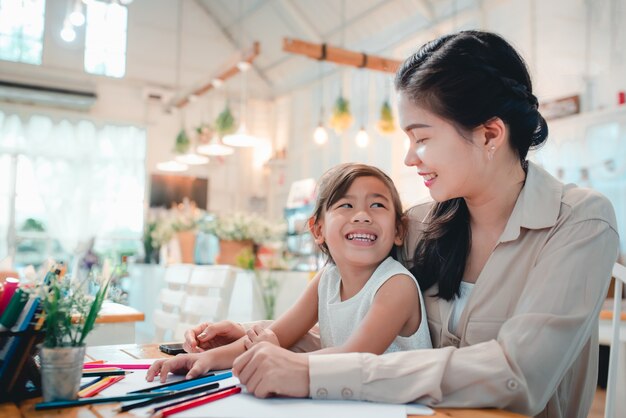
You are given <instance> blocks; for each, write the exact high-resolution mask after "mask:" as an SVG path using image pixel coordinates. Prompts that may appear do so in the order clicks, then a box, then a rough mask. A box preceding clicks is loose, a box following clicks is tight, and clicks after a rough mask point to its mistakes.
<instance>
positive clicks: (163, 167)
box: [156, 160, 189, 172]
mask: <svg viewBox="0 0 626 418" xmlns="http://www.w3.org/2000/svg"><path fill="white" fill-rule="evenodd" d="M156 166H157V170H160V171H170V172H181V171H187V169H188V168H189V167H188V166H187V164H184V163H181V162H179V161H175V160H170V161H165V162H161V163H157V165H156Z"/></svg>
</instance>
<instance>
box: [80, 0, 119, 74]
mask: <svg viewBox="0 0 626 418" xmlns="http://www.w3.org/2000/svg"><path fill="white" fill-rule="evenodd" d="M127 23H128V9H127V8H126V7H124V6H121V5H119V4H117V3H115V2H112V3H103V2H100V1H90V2H89V3H87V28H86V33H85V71H87V72H88V73H91V74H98V75H106V76H109V77H124V74H125V73H126V29H127Z"/></svg>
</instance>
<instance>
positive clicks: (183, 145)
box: [174, 128, 191, 154]
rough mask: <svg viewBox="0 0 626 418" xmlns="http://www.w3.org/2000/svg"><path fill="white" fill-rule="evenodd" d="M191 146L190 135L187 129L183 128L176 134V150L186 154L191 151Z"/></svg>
mask: <svg viewBox="0 0 626 418" xmlns="http://www.w3.org/2000/svg"><path fill="white" fill-rule="evenodd" d="M190 147H191V141H190V140H189V136H188V135H187V131H185V129H184V128H183V129H181V130H180V132H178V135H177V136H176V144H175V145H174V151H176V153H177V154H185V153H186V152H187V151H189V148H190Z"/></svg>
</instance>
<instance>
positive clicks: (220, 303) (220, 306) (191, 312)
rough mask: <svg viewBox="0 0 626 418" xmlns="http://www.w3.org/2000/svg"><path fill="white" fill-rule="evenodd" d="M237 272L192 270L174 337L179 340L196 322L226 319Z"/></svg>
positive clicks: (219, 267) (227, 268)
mask: <svg viewBox="0 0 626 418" xmlns="http://www.w3.org/2000/svg"><path fill="white" fill-rule="evenodd" d="M236 276H237V269H235V268H233V267H232V266H226V265H215V266H196V267H195V268H194V269H193V271H192V272H191V277H190V278H189V282H188V283H187V293H186V297H185V300H184V302H183V303H182V305H181V308H180V312H181V319H180V323H179V325H178V327H177V329H176V331H175V332H174V337H175V338H177V339H180V338H182V337H183V336H184V333H185V330H187V329H189V328H191V327H193V326H195V325H197V324H198V323H199V322H203V321H209V322H217V321H221V320H223V319H226V318H227V316H228V309H229V307H230V300H231V296H232V293H233V288H234V286H235V279H236Z"/></svg>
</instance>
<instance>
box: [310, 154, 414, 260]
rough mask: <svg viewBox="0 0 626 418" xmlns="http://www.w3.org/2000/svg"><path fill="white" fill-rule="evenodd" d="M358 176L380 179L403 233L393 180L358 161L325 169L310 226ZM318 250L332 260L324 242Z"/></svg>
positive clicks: (399, 202) (399, 206)
mask: <svg viewBox="0 0 626 418" xmlns="http://www.w3.org/2000/svg"><path fill="white" fill-rule="evenodd" d="M359 177H375V178H377V179H378V180H380V181H382V182H383V184H384V185H385V186H387V189H389V193H390V194H391V200H392V203H393V210H394V213H395V218H396V228H399V229H400V231H401V233H402V234H403V233H404V231H405V230H406V228H405V225H404V224H405V217H404V216H403V214H402V202H401V201H400V195H399V194H398V190H397V189H396V186H395V185H394V184H393V180H391V178H390V177H389V176H388V175H387V174H385V173H384V172H383V171H382V170H380V169H378V168H376V167H373V166H370V165H366V164H358V163H344V164H339V165H337V166H335V167H333V168H331V169H329V170H328V171H326V172H325V173H324V174H323V175H322V177H321V178H320V180H319V182H318V184H317V199H316V201H315V208H314V209H313V214H312V215H311V221H310V222H311V227H312V226H313V224H314V223H317V221H318V220H320V219H323V216H324V214H325V212H326V211H327V210H328V209H329V208H330V207H331V206H332V205H334V204H335V203H336V202H337V201H338V200H339V199H341V198H343V197H344V196H345V195H346V193H347V192H348V189H349V188H350V186H352V183H354V180H356V179H358V178H359ZM319 247H320V250H321V251H322V252H323V253H324V254H325V255H326V256H327V257H328V260H329V261H331V262H333V258H332V256H331V255H330V251H328V246H327V245H326V243H325V242H324V243H322V244H320V246H319ZM389 255H391V256H394V257H395V255H396V247H395V245H394V247H393V248H392V249H391V251H390V254H389Z"/></svg>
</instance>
